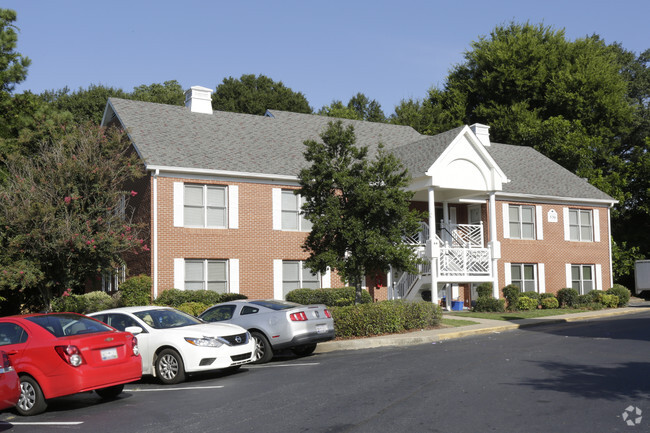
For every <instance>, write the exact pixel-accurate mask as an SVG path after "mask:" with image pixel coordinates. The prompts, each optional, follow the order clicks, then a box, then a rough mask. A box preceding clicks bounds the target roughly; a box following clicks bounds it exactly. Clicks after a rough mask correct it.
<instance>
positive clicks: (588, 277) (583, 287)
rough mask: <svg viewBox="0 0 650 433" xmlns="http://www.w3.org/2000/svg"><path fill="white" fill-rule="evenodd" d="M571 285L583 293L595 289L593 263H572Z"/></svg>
mask: <svg viewBox="0 0 650 433" xmlns="http://www.w3.org/2000/svg"><path fill="white" fill-rule="evenodd" d="M571 287H572V288H574V289H576V290H577V291H578V293H580V294H581V295H586V294H587V293H589V292H590V291H592V290H594V267H593V265H571Z"/></svg>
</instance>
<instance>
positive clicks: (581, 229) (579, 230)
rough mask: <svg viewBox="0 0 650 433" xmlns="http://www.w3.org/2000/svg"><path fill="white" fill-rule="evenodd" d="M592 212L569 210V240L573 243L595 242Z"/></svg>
mask: <svg viewBox="0 0 650 433" xmlns="http://www.w3.org/2000/svg"><path fill="white" fill-rule="evenodd" d="M592 221H593V219H592V214H591V210H587V209H569V239H570V240H572V241H585V242H591V241H593V233H594V231H593V225H592Z"/></svg>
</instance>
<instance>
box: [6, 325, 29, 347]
mask: <svg viewBox="0 0 650 433" xmlns="http://www.w3.org/2000/svg"><path fill="white" fill-rule="evenodd" d="M26 341H27V332H25V330H24V329H23V328H22V327H20V326H18V325H16V324H14V323H0V346H6V345H7V344H20V343H24V342H26Z"/></svg>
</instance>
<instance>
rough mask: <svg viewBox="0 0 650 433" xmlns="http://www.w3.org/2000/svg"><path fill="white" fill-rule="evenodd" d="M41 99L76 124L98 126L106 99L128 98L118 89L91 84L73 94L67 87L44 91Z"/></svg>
mask: <svg viewBox="0 0 650 433" xmlns="http://www.w3.org/2000/svg"><path fill="white" fill-rule="evenodd" d="M41 97H42V98H43V100H44V101H46V102H48V103H50V104H52V105H53V106H54V107H55V108H56V109H57V110H59V111H67V112H69V113H71V114H72V117H73V118H74V120H75V121H76V122H78V123H85V122H89V121H90V122H93V123H94V124H96V125H99V124H100V123H101V122H102V117H103V116H104V110H105V109H106V101H108V98H111V97H114V98H128V94H127V93H125V92H124V90H122V89H119V88H114V87H106V86H103V85H100V84H99V85H98V84H91V85H90V86H88V88H87V89H84V88H82V87H80V88H79V89H77V90H75V91H74V92H70V89H68V88H67V87H65V88H63V89H60V90H51V91H46V92H43V93H42V94H41Z"/></svg>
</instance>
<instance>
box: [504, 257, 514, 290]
mask: <svg viewBox="0 0 650 433" xmlns="http://www.w3.org/2000/svg"><path fill="white" fill-rule="evenodd" d="M504 264H505V268H504V272H503V276H504V278H505V279H506V286H508V285H510V284H512V268H511V267H510V266H511V265H512V263H507V262H506V263H504Z"/></svg>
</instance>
